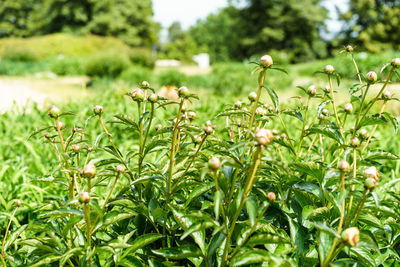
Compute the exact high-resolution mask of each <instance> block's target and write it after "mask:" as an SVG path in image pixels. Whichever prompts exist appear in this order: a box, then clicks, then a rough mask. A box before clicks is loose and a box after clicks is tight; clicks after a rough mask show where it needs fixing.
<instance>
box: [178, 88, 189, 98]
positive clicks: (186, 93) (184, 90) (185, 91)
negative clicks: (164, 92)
mask: <svg viewBox="0 0 400 267" xmlns="http://www.w3.org/2000/svg"><path fill="white" fill-rule="evenodd" d="M178 96H179V97H182V98H185V97H188V96H189V89H188V88H187V87H186V86H182V87H181V88H179V89H178Z"/></svg>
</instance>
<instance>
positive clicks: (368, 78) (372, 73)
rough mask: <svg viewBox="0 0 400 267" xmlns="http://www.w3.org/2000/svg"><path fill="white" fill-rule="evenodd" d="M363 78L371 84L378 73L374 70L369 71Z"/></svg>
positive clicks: (376, 78)
mask: <svg viewBox="0 0 400 267" xmlns="http://www.w3.org/2000/svg"><path fill="white" fill-rule="evenodd" d="M365 80H366V81H367V83H369V84H373V83H375V82H376V81H377V80H378V75H377V74H376V72H375V71H370V72H368V73H367V75H366V76H365Z"/></svg>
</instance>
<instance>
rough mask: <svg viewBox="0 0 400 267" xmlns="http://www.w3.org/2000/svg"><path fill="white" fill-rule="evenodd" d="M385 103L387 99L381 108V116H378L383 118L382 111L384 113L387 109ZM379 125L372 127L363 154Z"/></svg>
mask: <svg viewBox="0 0 400 267" xmlns="http://www.w3.org/2000/svg"><path fill="white" fill-rule="evenodd" d="M385 105H386V101H385V102H383V105H382V107H381V110H380V111H379V117H378V118H381V117H382V113H383V111H384V110H385ZM377 127H378V125H377V124H375V126H374V128H373V129H372V132H371V134H370V135H369V137H368V139H367V142H366V143H365V145H364V146H363V148H362V149H361V154H362V153H364V151H365V149H366V148H367V146H368V144H369V142H370V141H371V139H372V137H373V136H374V134H375V131H376V128H377Z"/></svg>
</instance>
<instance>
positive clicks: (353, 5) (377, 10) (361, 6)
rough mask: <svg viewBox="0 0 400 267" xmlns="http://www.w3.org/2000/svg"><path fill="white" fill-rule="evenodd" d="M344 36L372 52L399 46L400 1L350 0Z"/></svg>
mask: <svg viewBox="0 0 400 267" xmlns="http://www.w3.org/2000/svg"><path fill="white" fill-rule="evenodd" d="M342 19H343V20H344V21H345V22H346V23H345V25H346V27H345V29H344V31H343V34H344V38H345V39H346V40H347V41H348V42H351V43H355V44H358V45H359V46H361V47H364V48H366V49H367V50H369V51H372V52H379V51H382V50H384V49H390V48H391V49H399V48H400V45H399V44H400V27H399V25H400V1H399V0H351V1H350V5H349V10H348V11H347V12H345V13H344V14H342Z"/></svg>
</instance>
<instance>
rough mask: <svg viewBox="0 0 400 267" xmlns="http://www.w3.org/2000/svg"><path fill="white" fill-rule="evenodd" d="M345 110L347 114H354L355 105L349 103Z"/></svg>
mask: <svg viewBox="0 0 400 267" xmlns="http://www.w3.org/2000/svg"><path fill="white" fill-rule="evenodd" d="M343 109H344V111H345V112H346V113H347V114H350V113H351V112H353V105H352V104H351V103H347V104H345V105H344V107H343Z"/></svg>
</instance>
